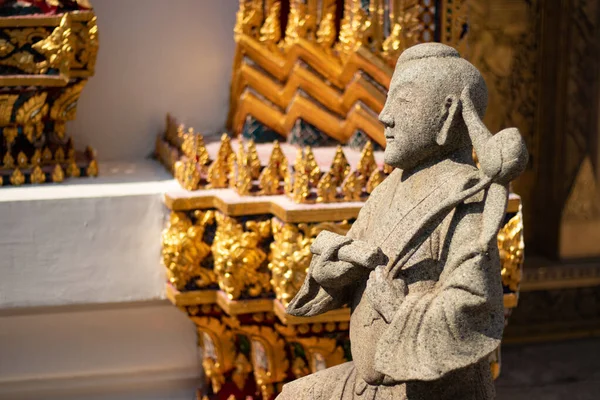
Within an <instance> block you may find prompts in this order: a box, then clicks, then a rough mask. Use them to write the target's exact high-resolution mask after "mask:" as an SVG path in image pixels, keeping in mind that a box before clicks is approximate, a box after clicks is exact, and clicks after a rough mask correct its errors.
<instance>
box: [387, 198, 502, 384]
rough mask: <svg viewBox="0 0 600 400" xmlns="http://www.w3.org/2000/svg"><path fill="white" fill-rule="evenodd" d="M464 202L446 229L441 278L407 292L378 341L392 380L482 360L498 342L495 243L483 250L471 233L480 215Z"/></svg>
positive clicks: (437, 374) (430, 375)
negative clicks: (429, 286) (423, 288)
mask: <svg viewBox="0 0 600 400" xmlns="http://www.w3.org/2000/svg"><path fill="white" fill-rule="evenodd" d="M461 208H463V210H461V212H458V210H457V213H456V214H455V218H456V217H457V215H458V221H453V222H456V223H453V224H451V225H450V229H449V230H448V234H447V235H448V237H449V238H450V245H449V247H448V248H447V254H448V255H447V257H445V266H444V271H443V273H442V275H441V277H440V280H439V282H438V283H437V284H436V286H435V288H434V289H432V290H431V291H429V292H425V293H419V294H411V293H409V294H408V295H407V296H406V298H405V299H404V301H403V303H402V304H401V305H400V306H399V308H398V310H397V311H396V313H395V315H394V317H393V319H392V321H391V324H390V325H389V326H388V328H387V331H386V332H385V333H384V334H383V335H382V338H381V339H380V341H379V342H378V344H377V351H376V357H375V368H376V370H377V371H378V372H380V373H382V374H384V375H385V376H386V378H385V381H384V382H386V383H388V384H391V383H394V382H406V381H411V380H421V381H428V380H435V379H439V378H441V377H443V376H444V375H446V374H447V373H449V372H451V371H454V370H457V369H460V368H464V367H467V366H469V365H473V364H475V363H477V362H479V361H480V360H481V359H483V358H484V357H487V356H488V355H489V354H490V353H491V352H492V351H494V350H495V349H496V347H497V346H498V345H499V344H500V340H501V336H502V330H503V327H504V315H503V304H502V285H501V278H500V267H499V261H498V253H497V249H495V248H491V249H489V251H488V252H482V251H481V250H480V247H479V246H478V245H476V243H475V242H476V241H473V239H472V238H473V237H476V236H477V232H478V229H479V227H480V216H481V215H480V214H477V213H472V212H469V207H461ZM471 211H472V208H471Z"/></svg>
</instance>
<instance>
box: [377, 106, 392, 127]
mask: <svg viewBox="0 0 600 400" xmlns="http://www.w3.org/2000/svg"><path fill="white" fill-rule="evenodd" d="M379 121H381V123H382V124H383V125H384V126H385V127H386V128H393V127H394V117H393V115H392V113H391V112H390V110H389V107H388V105H387V104H386V105H385V107H383V110H381V113H380V114H379Z"/></svg>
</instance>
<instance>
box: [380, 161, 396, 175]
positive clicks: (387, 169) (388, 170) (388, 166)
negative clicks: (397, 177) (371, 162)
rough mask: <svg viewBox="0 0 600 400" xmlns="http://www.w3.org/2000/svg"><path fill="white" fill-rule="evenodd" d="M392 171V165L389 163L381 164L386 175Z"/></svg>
mask: <svg viewBox="0 0 600 400" xmlns="http://www.w3.org/2000/svg"><path fill="white" fill-rule="evenodd" d="M392 171H394V167H392V166H391V165H389V164H383V173H384V174H386V175H389V174H391V173H392Z"/></svg>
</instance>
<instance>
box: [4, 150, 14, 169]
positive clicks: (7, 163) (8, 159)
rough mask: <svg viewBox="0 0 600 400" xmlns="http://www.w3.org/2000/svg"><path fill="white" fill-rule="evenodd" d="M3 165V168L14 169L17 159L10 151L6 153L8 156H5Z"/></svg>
mask: <svg viewBox="0 0 600 400" xmlns="http://www.w3.org/2000/svg"><path fill="white" fill-rule="evenodd" d="M2 164H3V167H4V168H6V169H10V168H14V166H15V159H14V158H13V156H12V155H11V154H10V152H8V151H7V152H6V154H5V155H4V158H3V159H2Z"/></svg>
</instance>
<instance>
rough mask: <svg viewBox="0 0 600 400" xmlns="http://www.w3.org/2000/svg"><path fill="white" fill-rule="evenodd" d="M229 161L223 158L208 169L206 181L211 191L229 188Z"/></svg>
mask: <svg viewBox="0 0 600 400" xmlns="http://www.w3.org/2000/svg"><path fill="white" fill-rule="evenodd" d="M227 169H228V165H227V160H224V159H223V158H222V157H220V156H219V157H217V159H216V160H215V161H214V162H213V163H212V164H211V166H210V167H209V168H208V172H207V177H206V180H207V181H208V187H209V188H211V189H220V188H226V187H227Z"/></svg>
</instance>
